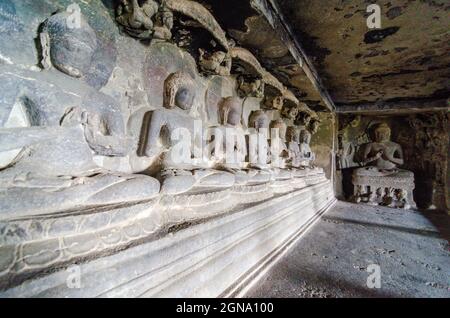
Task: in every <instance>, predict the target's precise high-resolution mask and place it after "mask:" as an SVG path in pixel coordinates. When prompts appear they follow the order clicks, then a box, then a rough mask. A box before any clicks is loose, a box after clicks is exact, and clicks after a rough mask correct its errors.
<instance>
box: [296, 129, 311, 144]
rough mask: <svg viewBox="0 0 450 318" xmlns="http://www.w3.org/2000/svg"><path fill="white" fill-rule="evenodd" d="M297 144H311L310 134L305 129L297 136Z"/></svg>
mask: <svg viewBox="0 0 450 318" xmlns="http://www.w3.org/2000/svg"><path fill="white" fill-rule="evenodd" d="M299 142H300V143H301V144H308V145H309V143H310V142H311V133H310V132H309V131H307V130H306V129H302V130H301V131H300V135H299Z"/></svg>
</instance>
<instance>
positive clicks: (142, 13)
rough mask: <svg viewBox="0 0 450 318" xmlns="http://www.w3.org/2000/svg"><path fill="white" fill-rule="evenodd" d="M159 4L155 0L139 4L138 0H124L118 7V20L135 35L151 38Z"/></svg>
mask: <svg viewBox="0 0 450 318" xmlns="http://www.w3.org/2000/svg"><path fill="white" fill-rule="evenodd" d="M158 10H159V5H158V3H157V2H156V1H154V0H145V1H144V3H143V4H142V5H139V1H138V0H123V1H122V3H121V4H119V6H118V7H117V11H116V14H117V18H116V20H117V22H118V23H120V24H121V25H122V26H123V27H124V29H125V30H126V31H127V33H128V34H130V35H131V36H133V37H136V38H139V39H151V38H152V36H153V26H154V23H153V18H154V16H155V15H156V14H157V13H158Z"/></svg>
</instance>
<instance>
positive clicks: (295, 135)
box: [286, 126, 300, 143]
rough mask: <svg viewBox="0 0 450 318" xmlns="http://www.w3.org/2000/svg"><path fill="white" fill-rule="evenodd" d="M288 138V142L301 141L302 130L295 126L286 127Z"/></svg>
mask: <svg viewBox="0 0 450 318" xmlns="http://www.w3.org/2000/svg"><path fill="white" fill-rule="evenodd" d="M286 140H287V141H288V142H291V141H292V142H296V143H299V141H300V131H299V130H298V129H297V128H296V127H295V126H289V127H288V128H287V129H286Z"/></svg>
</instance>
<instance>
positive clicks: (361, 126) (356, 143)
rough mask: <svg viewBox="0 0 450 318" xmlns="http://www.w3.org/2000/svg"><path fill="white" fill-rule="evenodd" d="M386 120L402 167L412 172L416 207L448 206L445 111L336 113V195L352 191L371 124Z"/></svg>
mask: <svg viewBox="0 0 450 318" xmlns="http://www.w3.org/2000/svg"><path fill="white" fill-rule="evenodd" d="M382 122H384V123H387V124H388V125H389V126H390V127H391V129H392V140H393V141H395V142H397V143H399V144H400V145H401V146H402V148H403V152H404V158H405V163H404V165H403V166H402V167H401V168H404V169H407V170H410V171H412V172H414V175H415V183H416V185H415V190H414V199H415V201H416V203H417V205H418V207H419V208H425V209H428V208H431V209H433V208H437V209H440V210H447V211H448V209H449V205H448V192H449V182H448V170H447V169H448V168H447V167H448V162H449V156H448V147H449V146H448V145H449V134H448V131H449V130H448V114H447V113H446V112H430V113H418V114H411V115H397V116H363V115H343V114H340V115H339V117H338V150H337V155H336V164H337V169H338V175H339V176H340V179H341V180H342V189H340V190H339V193H338V195H339V196H342V197H346V198H350V196H351V195H352V191H353V188H352V185H351V174H352V171H353V170H354V169H355V168H357V167H359V166H360V164H359V162H360V161H361V149H362V146H363V145H365V144H366V143H368V142H369V141H370V140H371V138H370V134H371V127H374V125H376V124H378V123H382Z"/></svg>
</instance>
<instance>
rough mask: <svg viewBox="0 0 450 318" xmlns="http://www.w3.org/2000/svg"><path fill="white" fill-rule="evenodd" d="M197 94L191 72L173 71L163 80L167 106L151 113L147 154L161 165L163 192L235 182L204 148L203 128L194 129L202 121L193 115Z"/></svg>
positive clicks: (218, 185)
mask: <svg viewBox="0 0 450 318" xmlns="http://www.w3.org/2000/svg"><path fill="white" fill-rule="evenodd" d="M195 93H196V89H195V85H194V82H193V79H192V78H191V76H190V75H189V74H187V73H184V72H175V73H172V74H171V75H169V77H168V78H167V79H166V81H165V83H164V98H163V104H164V108H163V109H157V110H154V111H152V113H151V118H150V123H149V125H148V132H147V136H146V137H147V138H146V140H145V151H144V154H145V156H147V157H151V158H155V162H157V163H159V164H161V165H162V167H158V168H160V169H159V170H160V172H159V175H158V176H159V178H160V179H161V181H162V184H161V193H162V194H171V195H174V194H180V193H185V192H187V191H190V190H196V189H195V188H201V189H205V188H207V189H210V188H213V189H222V188H229V187H231V186H233V185H234V175H233V174H231V173H229V172H225V171H219V170H214V169H213V168H212V167H213V165H214V162H212V161H211V160H210V158H209V157H208V155H207V153H205V152H204V151H203V149H204V139H203V135H202V134H203V131H202V130H201V129H200V131H196V129H195V125H196V121H198V124H199V126H200V127H201V121H200V119H199V118H196V117H194V116H192V115H191V108H192V106H193V103H194V98H195ZM199 134H200V135H199Z"/></svg>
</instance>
